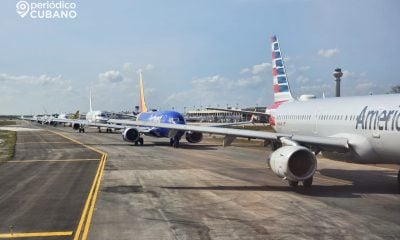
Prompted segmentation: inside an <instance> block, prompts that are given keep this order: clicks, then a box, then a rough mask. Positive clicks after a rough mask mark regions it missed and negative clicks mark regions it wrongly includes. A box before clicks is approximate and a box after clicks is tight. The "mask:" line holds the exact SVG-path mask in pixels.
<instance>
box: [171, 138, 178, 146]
mask: <svg viewBox="0 0 400 240" xmlns="http://www.w3.org/2000/svg"><path fill="white" fill-rule="evenodd" d="M169 145H170V146H171V147H174V148H178V147H179V138H177V137H173V138H170V139H169Z"/></svg>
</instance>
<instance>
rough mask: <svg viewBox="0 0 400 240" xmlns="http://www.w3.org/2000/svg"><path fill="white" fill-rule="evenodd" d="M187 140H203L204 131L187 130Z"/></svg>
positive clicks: (192, 141) (193, 141) (196, 141)
mask: <svg viewBox="0 0 400 240" xmlns="http://www.w3.org/2000/svg"><path fill="white" fill-rule="evenodd" d="M185 137H186V141H188V142H190V143H198V142H201V140H203V133H201V132H186V134H185Z"/></svg>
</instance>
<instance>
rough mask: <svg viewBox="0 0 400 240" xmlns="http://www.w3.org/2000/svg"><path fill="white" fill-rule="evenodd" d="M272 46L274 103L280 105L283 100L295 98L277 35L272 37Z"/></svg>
mask: <svg viewBox="0 0 400 240" xmlns="http://www.w3.org/2000/svg"><path fill="white" fill-rule="evenodd" d="M271 48H272V49H271V50H272V77H273V84H274V85H273V86H274V103H275V104H277V105H279V104H280V103H282V102H286V101H290V100H293V96H292V93H291V91H290V86H289V82H288V78H287V74H286V69H285V64H284V62H283V57H282V52H281V48H280V45H279V41H278V38H277V37H276V36H275V35H274V36H272V38H271ZM275 104H274V105H275Z"/></svg>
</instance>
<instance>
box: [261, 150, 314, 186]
mask: <svg viewBox="0 0 400 240" xmlns="http://www.w3.org/2000/svg"><path fill="white" fill-rule="evenodd" d="M268 165H269V166H270V168H271V169H272V171H273V172H274V173H275V174H276V175H278V176H279V177H282V178H286V179H287V180H289V183H291V182H292V183H295V184H296V185H297V183H298V182H299V181H307V180H308V179H312V177H313V175H314V173H315V170H316V169H317V159H316V157H315V155H314V153H313V152H311V151H310V150H309V149H308V148H305V147H302V146H283V147H281V148H278V149H277V150H275V151H274V152H273V153H272V154H271V156H270V157H269V160H268ZM291 185H292V184H291Z"/></svg>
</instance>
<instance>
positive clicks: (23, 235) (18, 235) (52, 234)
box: [0, 231, 72, 239]
mask: <svg viewBox="0 0 400 240" xmlns="http://www.w3.org/2000/svg"><path fill="white" fill-rule="evenodd" d="M71 235H72V231H68V232H31V233H6V234H0V238H2V239H3V238H32V237H60V236H71Z"/></svg>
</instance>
